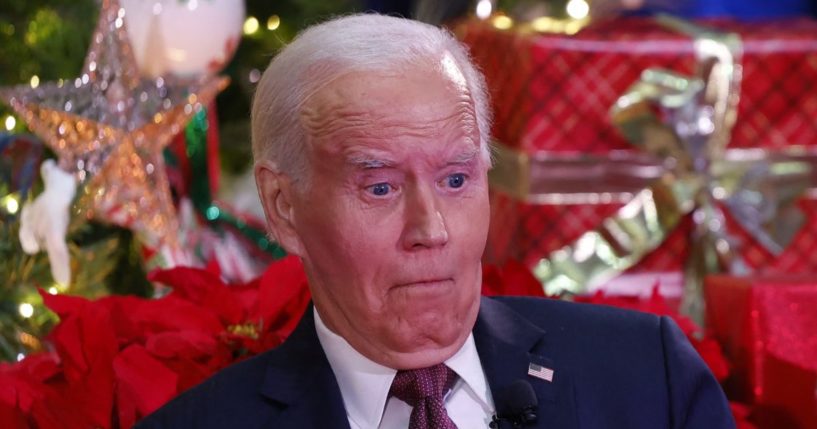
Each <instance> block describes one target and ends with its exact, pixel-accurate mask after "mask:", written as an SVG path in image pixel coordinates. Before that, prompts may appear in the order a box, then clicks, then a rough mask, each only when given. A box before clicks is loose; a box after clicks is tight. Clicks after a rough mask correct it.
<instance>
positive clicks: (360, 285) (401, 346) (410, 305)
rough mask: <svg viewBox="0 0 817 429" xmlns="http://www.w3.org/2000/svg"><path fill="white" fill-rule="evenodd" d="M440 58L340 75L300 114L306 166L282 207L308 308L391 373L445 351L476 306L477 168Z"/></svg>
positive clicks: (477, 155)
mask: <svg viewBox="0 0 817 429" xmlns="http://www.w3.org/2000/svg"><path fill="white" fill-rule="evenodd" d="M442 64H443V67H440V69H439V70H436V71H428V70H423V69H420V68H416V69H409V70H407V71H405V72H403V73H401V74H399V75H385V74H373V73H366V74H363V73H353V74H348V75H345V76H342V77H340V78H339V79H337V80H335V81H333V82H332V83H331V84H330V85H328V86H327V87H325V88H323V89H322V90H320V91H319V92H317V93H316V94H315V95H313V96H312V97H311V98H310V99H309V100H308V101H307V103H306V105H305V107H304V110H303V113H302V116H301V121H302V124H303V126H304V128H305V129H306V131H307V135H308V136H309V144H308V146H309V148H308V161H309V165H310V166H311V174H310V175H309V178H308V179H307V182H308V184H307V185H306V190H304V191H303V192H302V193H299V192H293V198H292V212H291V213H292V224H293V228H294V230H295V233H296V235H297V238H298V240H299V241H300V244H299V247H300V252H299V253H301V254H300V256H301V257H302V258H303V260H304V265H305V268H306V270H307V273H308V275H309V280H310V287H311V290H312V294H313V299H314V302H315V305H316V306H317V309H318V311H319V312H320V314H321V317H322V319H323V320H324V321H325V323H326V324H327V326H328V327H329V328H330V329H331V330H332V331H334V332H335V333H337V334H339V335H341V336H342V337H344V338H345V339H346V340H347V341H348V342H349V343H350V344H351V345H352V346H353V347H354V348H355V349H357V350H358V351H359V352H361V353H362V354H364V355H365V356H367V357H368V358H370V359H372V360H374V361H376V362H378V363H381V364H383V365H387V366H390V367H393V368H410V367H424V366H429V365H432V364H436V363H439V362H442V361H443V360H445V359H447V358H448V357H450V356H451V355H453V354H454V353H455V352H456V351H457V350H458V349H459V347H460V346H461V345H462V343H463V342H464V341H465V339H466V338H467V336H468V334H469V333H470V332H471V329H472V327H473V325H474V321H475V319H476V315H477V311H478V308H479V293H480V286H481V264H480V257H481V255H482V251H483V249H484V247H485V240H486V236H487V229H488V215H489V206H488V184H487V177H486V172H487V168H488V165H487V162H486V160H485V159H484V158H483V156H482V154H481V152H480V146H479V134H478V130H477V124H476V116H475V112H474V107H473V102H472V100H471V98H470V96H469V95H468V93H467V90H466V89H465V86H464V82H463V79H462V77H461V74H459V73H458V70H456V68H454V69H453V70H452V68H451V65H452V63H451V62H448V63H445V62H443V63H442ZM445 66H448V68H447V69H446V67H445ZM446 70H447V71H446Z"/></svg>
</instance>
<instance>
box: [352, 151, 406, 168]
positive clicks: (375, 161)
mask: <svg viewBox="0 0 817 429" xmlns="http://www.w3.org/2000/svg"><path fill="white" fill-rule="evenodd" d="M347 162H348V163H349V164H352V165H354V166H355V167H356V168H359V169H362V170H369V169H374V168H384V167H393V166H394V165H395V164H396V163H395V162H394V161H392V160H389V159H385V158H378V157H375V156H372V155H369V154H360V153H358V154H353V155H351V156H350V157H349V158H348V161H347Z"/></svg>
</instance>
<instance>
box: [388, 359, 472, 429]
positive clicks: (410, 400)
mask: <svg viewBox="0 0 817 429" xmlns="http://www.w3.org/2000/svg"><path fill="white" fill-rule="evenodd" d="M456 381H457V374H456V373H455V372H454V371H452V370H451V369H450V368H449V367H447V366H445V365H444V364H438V365H434V366H430V367H428V368H419V369H412V370H406V371H397V375H396V376H395V377H394V381H393V382H392V384H391V390H390V391H389V395H391V396H394V397H396V398H397V399H400V400H401V401H403V402H405V403H407V404H409V405H411V406H412V410H411V419H410V420H409V429H456V428H457V425H455V424H454V422H452V421H451V418H450V417H448V413H447V412H446V411H445V403H443V398H444V397H445V394H446V393H447V392H448V391H449V390H450V389H451V387H452V386H453V385H454V382H456Z"/></svg>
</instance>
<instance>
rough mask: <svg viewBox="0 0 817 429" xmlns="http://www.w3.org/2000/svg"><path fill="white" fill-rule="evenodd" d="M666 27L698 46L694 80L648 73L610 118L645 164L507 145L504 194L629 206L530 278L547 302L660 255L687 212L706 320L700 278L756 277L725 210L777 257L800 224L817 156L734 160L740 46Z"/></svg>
mask: <svg viewBox="0 0 817 429" xmlns="http://www.w3.org/2000/svg"><path fill="white" fill-rule="evenodd" d="M658 19H659V21H660V22H661V23H662V24H663V25H665V26H667V27H669V28H671V29H674V30H677V31H680V32H682V33H685V34H688V35H690V36H692V37H693V38H694V44H695V51H696V54H697V59H698V71H697V76H696V77H690V76H682V75H679V74H676V73H673V72H671V71H666V70H659V69H647V70H645V71H644V72H643V73H642V75H641V79H640V80H639V81H637V82H636V83H634V84H633V85H632V86H631V87H630V88H629V89H628V90H627V91H626V92H625V93H624V95H622V96H621V97H620V98H619V99H618V101H617V102H616V103H615V105H614V106H613V107H612V108H611V112H610V113H611V117H612V120H613V122H614V123H615V124H616V126H617V127H618V128H619V129H620V131H621V132H622V134H623V135H624V136H625V137H626V138H627V139H628V140H629V141H630V142H631V143H632V144H634V145H635V146H636V147H638V148H641V149H642V153H641V154H635V155H633V154H623V153H618V152H611V153H610V154H609V156H607V157H604V158H594V157H586V156H585V157H572V159H569V158H566V157H557V156H552V155H547V154H539V155H534V157H530V156H527V155H524V154H520V153H518V152H515V151H512V150H510V149H506V148H502V147H500V148H499V149H498V151H497V158H498V163H497V165H498V166H497V168H496V169H495V171H493V172H492V174H491V180H492V184H493V185H494V186H495V187H496V188H499V189H501V190H503V191H505V192H506V193H510V194H511V195H514V196H516V197H518V198H522V199H525V200H527V201H531V202H543V201H549V202H557V203H558V202H562V201H577V198H575V197H576V196H579V197H581V196H584V197H585V199H584V200H585V201H588V200H589V201H592V200H602V201H613V200H616V199H617V198H615V196H616V195H624V198H629V202H627V204H625V205H624V206H623V207H622V208H621V209H620V210H619V211H618V212H617V213H616V214H615V215H614V216H612V217H610V218H608V219H605V220H604V221H603V222H602V224H601V226H600V227H599V228H598V229H596V230H594V231H589V232H587V233H585V234H583V235H582V236H581V237H580V238H579V239H578V240H576V241H575V242H574V243H572V244H570V245H567V246H565V247H563V248H561V249H559V250H556V251H554V252H553V253H551V254H550V255H548V256H547V257H546V258H544V259H542V260H540V261H539V262H538V263H537V264H536V265H535V267H534V269H533V271H534V275H535V276H536V277H537V278H538V279H539V280H540V281H541V282H542V285H543V287H544V289H545V291H546V293H548V294H564V293H584V292H588V291H591V290H593V289H594V288H596V287H597V286H599V285H601V284H603V283H605V282H607V281H608V280H610V279H611V278H613V277H615V276H617V275H618V274H620V273H621V272H623V271H624V270H626V269H628V268H630V267H632V266H633V265H635V264H636V263H637V262H638V261H640V260H641V259H642V258H643V257H644V256H645V255H646V254H647V253H649V252H650V251H652V250H654V249H656V248H657V247H658V246H659V245H660V244H661V243H662V242H663V241H664V240H665V239H666V237H667V235H668V234H669V232H671V231H672V229H673V228H674V227H675V226H676V225H677V224H678V223H679V221H680V220H681V219H682V218H683V217H684V216H686V215H690V214H691V215H692V217H693V221H694V225H695V227H694V231H693V236H692V237H691V242H692V250H691V256H690V258H689V259H688V260H687V266H686V269H685V271H686V272H685V283H686V285H685V290H684V300H683V310H684V311H685V312H686V313H687V314H690V315H692V316H693V317H694V318H696V319H698V320H699V321H700V319H701V318H702V314H703V307H702V306H703V302H702V294H701V284H702V280H703V276H704V275H706V274H708V273H711V272H716V271H724V270H725V271H728V272H733V273H741V272H746V271H748V267H747V265H746V264H745V263H744V262H743V261H742V260H741V259H740V257H739V256H738V254H737V253H736V252H735V247H736V246H737V245H738V244H739V243H737V242H736V240H735V239H734V238H733V237H731V236H730V235H729V234H728V233H727V231H726V225H725V216H724V212H723V209H722V208H723V207H725V208H726V209H727V210H728V211H729V213H730V215H731V217H732V218H734V219H735V220H736V221H737V222H738V223H739V224H741V225H742V226H743V228H745V229H746V231H747V232H748V233H749V235H750V236H752V237H753V238H754V239H755V240H757V241H758V242H759V243H760V244H761V245H763V246H764V247H765V248H766V249H767V250H769V251H770V252H771V253H773V254H779V253H780V252H781V251H782V250H783V249H784V248H785V247H786V246H787V245H788V244H789V243H790V241H791V239H792V238H793V236H794V234H795V232H796V231H797V230H798V229H799V227H800V225H801V224H802V222H803V216H802V214H801V213H800V212H799V211H798V210H797V208H796V207H795V206H794V205H793V202H794V201H795V200H796V198H797V197H798V196H800V195H801V194H802V193H803V191H805V189H806V188H807V187H808V185H809V184H810V183H812V182H813V180H812V179H813V177H812V173H813V172H814V171H815V169H814V168H813V166H817V156H815V155H814V154H811V153H807V152H806V151H805V150H804V149H800V148H797V147H790V148H788V150H785V151H783V152H780V153H768V152H766V151H764V150H762V149H756V150H742V149H731V150H727V149H726V146H727V144H728V143H729V140H730V136H731V130H732V126H733V125H734V123H735V119H736V115H737V113H736V107H737V102H738V97H739V88H740V82H741V68H740V65H739V62H740V58H741V54H742V48H741V42H740V39H739V37H738V36H737V35H735V34H724V33H715V32H711V31H709V30H706V29H703V28H701V27H698V26H695V25H693V24H690V23H687V22H684V21H680V20H677V19H674V18H669V17H660V18H658ZM656 112H660V113H661V114H662V115H661V116H663V118H664V120H662V118H661V116H659V114H657V113H656ZM591 166H592V167H591ZM571 169H573V170H575V171H574V172H575V173H579V171H581V170H582V169H583V170H584V174H581V173H579V174H578V175H577V177H582V182H583V183H585V184H595V185H598V184H600V183H604V185H603V186H601V188H605V189H600V187H598V186H596V188H591V187H590V186H589V185H585V186H586V187H587V188H585V189H581V188H582V185H579V184H577V183H568V181H566V180H565V179H564V177H565V176H567V177H570V176H571V175H570V174H569V173H567V174H566V172H568V171H570V170H571ZM588 173H589V174H588ZM588 176H590V179H591V180H588ZM593 176H596V178H597V179H600V180H598V181H593V180H592V177H593ZM610 178H614V179H616V180H609V179H610ZM594 182H595V183H594ZM611 185H612V186H611ZM588 195H596V198H595V199H587V198H586V197H587V196H588ZM630 196H632V197H631V198H630ZM581 200H582V198H578V201H581Z"/></svg>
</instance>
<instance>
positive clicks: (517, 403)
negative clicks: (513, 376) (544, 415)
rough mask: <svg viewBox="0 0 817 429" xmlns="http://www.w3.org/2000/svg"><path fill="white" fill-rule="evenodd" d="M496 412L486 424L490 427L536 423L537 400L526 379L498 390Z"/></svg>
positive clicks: (512, 427) (511, 428)
mask: <svg viewBox="0 0 817 429" xmlns="http://www.w3.org/2000/svg"><path fill="white" fill-rule="evenodd" d="M498 393H499V394H498V395H497V396H498V398H496V405H497V407H496V414H495V415H494V417H493V419H492V420H491V423H490V424H489V425H488V427H490V428H491V429H516V428H524V427H527V426H532V425H534V424H535V423H536V411H537V408H538V407H539V401H538V400H537V399H536V393H535V392H534V391H533V387H532V386H531V385H530V383H528V381H527V380H516V381H514V382H513V383H511V384H510V385H508V387H506V388H504V389H502V390H501V391H499V392H498Z"/></svg>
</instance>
